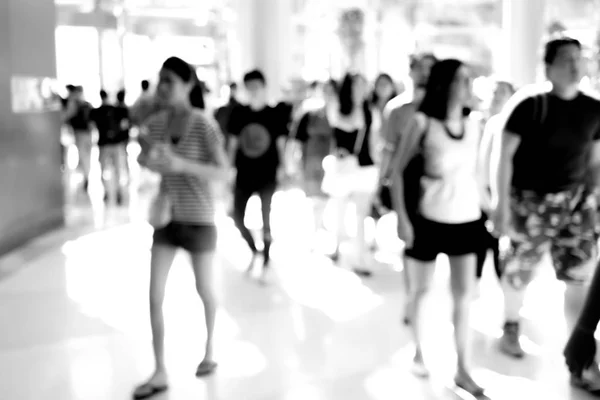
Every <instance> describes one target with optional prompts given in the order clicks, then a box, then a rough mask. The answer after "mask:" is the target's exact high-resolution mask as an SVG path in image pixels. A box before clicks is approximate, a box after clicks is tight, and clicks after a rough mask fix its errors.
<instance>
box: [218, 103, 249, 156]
mask: <svg viewBox="0 0 600 400" xmlns="http://www.w3.org/2000/svg"><path fill="white" fill-rule="evenodd" d="M244 110H245V109H244V108H242V107H241V106H239V107H234V108H233V109H232V110H231V114H230V115H229V118H228V119H227V125H226V128H225V132H223V134H225V135H228V139H229V140H228V146H227V155H228V157H229V160H230V162H231V163H233V162H234V161H235V157H236V154H237V151H238V144H239V143H238V142H239V139H238V137H239V135H240V132H241V128H242V125H243V121H244V114H243V112H244Z"/></svg>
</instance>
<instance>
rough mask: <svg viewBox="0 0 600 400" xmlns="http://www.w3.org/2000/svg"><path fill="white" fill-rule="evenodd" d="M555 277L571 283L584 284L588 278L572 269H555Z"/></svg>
mask: <svg viewBox="0 0 600 400" xmlns="http://www.w3.org/2000/svg"><path fill="white" fill-rule="evenodd" d="M556 278H557V279H558V280H559V281H563V282H565V283H569V284H571V285H584V284H585V283H586V282H587V281H588V280H589V277H583V276H578V275H577V274H576V273H573V271H572V270H566V269H565V270H560V271H557V272H556Z"/></svg>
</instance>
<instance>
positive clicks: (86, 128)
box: [63, 86, 94, 192]
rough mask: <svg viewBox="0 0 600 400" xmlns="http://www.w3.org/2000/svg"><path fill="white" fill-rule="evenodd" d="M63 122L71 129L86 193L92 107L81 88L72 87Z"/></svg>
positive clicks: (91, 142)
mask: <svg viewBox="0 0 600 400" xmlns="http://www.w3.org/2000/svg"><path fill="white" fill-rule="evenodd" d="M70 89H71V92H70V93H69V97H68V100H67V108H66V110H65V111H64V114H63V120H64V121H65V122H66V123H67V124H68V125H69V126H70V127H71V129H72V131H73V134H74V136H75V146H76V147H77V153H78V156H79V164H78V168H79V169H80V170H81V172H82V173H83V190H84V191H86V192H87V190H88V186H89V182H90V169H91V165H92V147H93V146H94V143H93V136H92V121H91V119H90V114H91V112H92V106H91V105H90V103H88V102H87V101H86V100H85V99H84V97H83V87H81V86H72V87H71V88H70Z"/></svg>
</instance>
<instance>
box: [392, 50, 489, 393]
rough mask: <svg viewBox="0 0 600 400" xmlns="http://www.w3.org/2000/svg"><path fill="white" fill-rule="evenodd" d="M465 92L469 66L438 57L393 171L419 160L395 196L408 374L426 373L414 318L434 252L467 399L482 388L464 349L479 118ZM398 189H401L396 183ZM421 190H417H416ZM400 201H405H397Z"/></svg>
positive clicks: (475, 242) (474, 243)
mask: <svg viewBox="0 0 600 400" xmlns="http://www.w3.org/2000/svg"><path fill="white" fill-rule="evenodd" d="M471 96H472V89H471V77H470V71H469V69H468V68H467V67H466V65H465V64H463V63H462V62H460V61H458V60H452V59H450V60H442V61H439V62H437V63H436V64H435V65H434V66H433V68H432V69H431V74H430V76H429V81H428V82H427V88H426V93H425V97H424V98H423V101H422V102H421V105H420V106H419V111H418V112H417V113H416V114H415V116H414V117H413V119H412V121H411V123H410V125H409V126H410V129H409V131H408V132H407V134H406V135H404V136H403V137H402V139H401V140H402V141H403V143H404V145H403V149H402V150H401V155H400V157H399V160H400V161H399V165H398V169H399V171H398V172H397V174H398V177H396V179H400V182H401V181H402V178H400V174H403V173H404V170H405V168H406V166H407V165H408V163H409V162H410V161H411V160H414V159H415V157H419V156H420V157H421V158H422V160H423V174H422V175H421V179H420V188H417V189H416V190H417V192H416V193H405V194H404V195H400V196H398V199H399V201H398V206H397V213H398V227H399V228H398V234H399V236H400V239H401V240H403V241H404V242H405V243H406V247H407V248H406V250H405V256H406V265H405V268H407V269H408V277H409V278H410V285H409V287H410V296H411V301H410V303H411V307H410V316H411V317H412V319H413V321H412V323H411V325H410V327H411V333H412V334H413V338H414V342H415V347H416V350H415V355H414V359H413V365H414V368H413V372H415V373H416V374H417V375H419V376H420V377H427V376H428V370H427V368H426V365H425V363H424V359H423V353H422V344H423V342H422V340H423V333H422V331H421V329H420V324H419V318H420V317H421V316H422V312H421V306H422V304H423V299H424V297H425V294H426V293H427V291H428V290H429V288H430V287H431V286H432V281H433V277H434V274H435V261H436V258H437V256H438V254H440V253H445V254H446V255H447V256H448V258H449V260H450V276H451V278H450V286H451V292H452V302H453V312H452V323H453V326H454V341H455V344H456V354H457V358H456V360H457V364H456V375H455V377H454V381H455V383H456V385H457V386H458V387H460V388H462V389H463V390H465V391H467V392H468V393H470V394H471V395H473V396H474V397H479V396H481V395H483V393H484V390H483V389H482V388H481V387H480V386H479V385H478V384H477V383H476V382H475V381H474V380H473V378H472V376H471V373H470V366H469V359H468V349H469V346H470V341H469V329H470V328H469V311H470V308H471V300H472V294H471V291H472V288H473V286H474V284H475V268H476V256H475V254H476V252H477V250H478V249H479V248H480V246H481V245H480V243H479V238H480V230H479V229H480V226H481V224H480V222H479V221H480V219H481V197H480V183H479V182H478V174H477V159H478V154H479V144H480V140H481V121H480V120H479V119H478V118H476V116H474V115H472V114H471V113H469V116H467V117H465V114H466V113H465V109H466V106H467V105H468V103H469V101H470V99H471ZM399 188H400V189H401V190H402V188H406V187H405V186H404V185H399ZM419 189H420V190H419ZM406 196H409V198H411V197H415V196H417V197H418V215H417V216H414V215H413V216H409V213H408V209H407V203H408V202H407V201H406V200H404V199H405V197H406ZM402 200H404V201H402Z"/></svg>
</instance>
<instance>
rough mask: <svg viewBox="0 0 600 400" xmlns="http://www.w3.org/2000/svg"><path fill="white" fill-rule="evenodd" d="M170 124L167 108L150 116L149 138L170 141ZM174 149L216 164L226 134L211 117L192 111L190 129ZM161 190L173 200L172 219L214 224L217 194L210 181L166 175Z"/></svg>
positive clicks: (197, 160) (187, 175) (191, 157)
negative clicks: (222, 132) (168, 128)
mask: <svg viewBox="0 0 600 400" xmlns="http://www.w3.org/2000/svg"><path fill="white" fill-rule="evenodd" d="M167 124H168V112H166V111H161V112H158V113H157V114H154V115H153V116H152V117H150V118H149V119H148V121H147V126H148V133H149V136H150V140H152V141H153V142H154V143H161V142H162V143H164V142H167V143H170V138H169V137H168V136H167V135H168V131H167ZM171 148H172V149H173V152H174V153H175V154H177V155H179V156H181V157H184V158H186V159H187V160H190V161H193V162H196V163H200V164H216V163H217V158H216V154H217V151H218V150H219V149H222V148H223V135H222V134H221V132H220V131H219V128H218V127H217V125H216V123H214V121H211V120H209V119H208V117H207V116H206V115H205V114H204V112H203V111H200V110H193V111H192V114H191V116H190V119H189V123H188V130H187V132H185V133H184V134H183V135H182V137H181V139H180V140H179V141H178V142H177V144H172V145H171ZM160 190H161V192H165V191H166V193H167V194H168V196H169V199H170V200H171V205H172V207H173V209H172V213H171V215H172V218H171V220H172V221H173V222H178V223H183V224H191V225H214V223H215V194H214V188H213V185H212V184H211V183H210V182H208V181H206V180H204V179H201V178H199V177H197V176H195V175H191V174H181V173H179V174H164V175H163V176H162V182H161V188H160Z"/></svg>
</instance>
